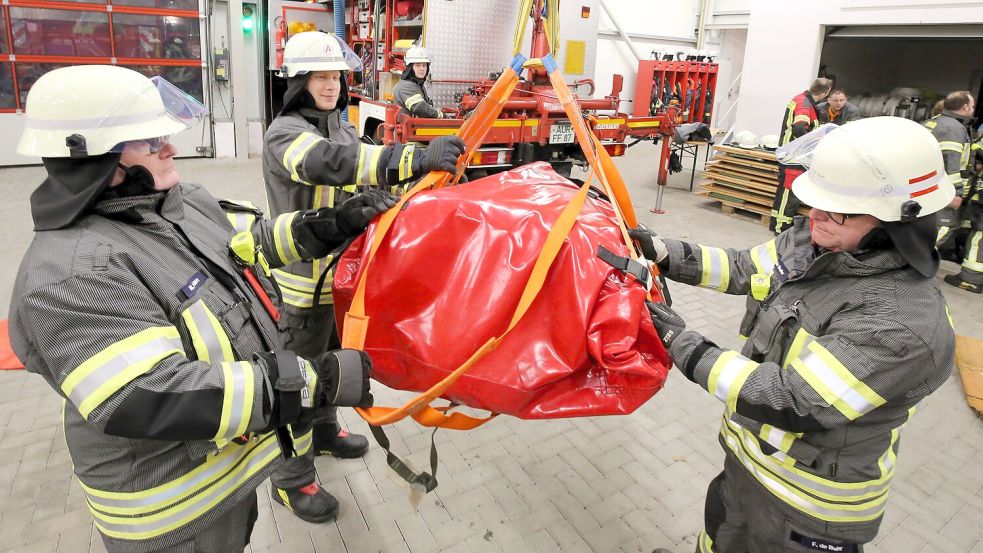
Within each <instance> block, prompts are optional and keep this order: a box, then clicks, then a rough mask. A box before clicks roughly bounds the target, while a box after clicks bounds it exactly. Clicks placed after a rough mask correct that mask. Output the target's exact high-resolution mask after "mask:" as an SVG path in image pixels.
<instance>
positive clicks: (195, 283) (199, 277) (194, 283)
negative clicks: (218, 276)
mask: <svg viewBox="0 0 983 553" xmlns="http://www.w3.org/2000/svg"><path fill="white" fill-rule="evenodd" d="M206 281H208V275H206V274H205V273H203V272H201V271H198V272H197V273H195V274H193V275H191V278H189V279H188V283H187V284H185V285H184V286H183V287H182V288H181V294H180V295H182V296H184V299H187V300H190V299H191V298H193V297H195V294H197V293H198V290H199V289H200V288H201V287H202V286H204V285H205V282H206Z"/></svg>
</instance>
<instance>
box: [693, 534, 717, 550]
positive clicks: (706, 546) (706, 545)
mask: <svg viewBox="0 0 983 553" xmlns="http://www.w3.org/2000/svg"><path fill="white" fill-rule="evenodd" d="M696 545H697V547H699V548H700V549H699V552H700V553H716V551H714V550H713V540H712V539H710V536H709V535H708V534H707V531H706V530H701V531H700V535H699V536H698V537H697V538H696Z"/></svg>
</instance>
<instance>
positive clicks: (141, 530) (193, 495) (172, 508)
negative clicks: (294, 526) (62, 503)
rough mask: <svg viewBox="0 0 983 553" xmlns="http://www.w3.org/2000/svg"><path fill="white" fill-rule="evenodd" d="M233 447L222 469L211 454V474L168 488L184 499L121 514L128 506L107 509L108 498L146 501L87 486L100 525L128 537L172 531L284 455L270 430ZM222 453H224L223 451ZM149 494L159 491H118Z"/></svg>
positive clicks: (110, 533) (208, 463)
mask: <svg viewBox="0 0 983 553" xmlns="http://www.w3.org/2000/svg"><path fill="white" fill-rule="evenodd" d="M229 450H231V451H233V452H234V453H235V455H234V456H231V457H230V458H228V459H225V460H223V461H224V462H223V463H221V464H222V465H223V466H222V467H221V469H222V470H221V472H215V471H214V469H215V468H218V467H216V466H215V465H216V464H217V463H213V462H212V460H213V458H209V460H208V461H206V463H205V465H203V467H205V468H207V469H209V470H208V471H207V472H208V473H209V474H208V478H205V479H202V478H200V476H201V475H197V476H198V477H199V478H197V479H198V480H199V481H198V482H197V483H196V484H195V485H194V486H193V487H189V484H190V483H189V482H187V481H186V480H185V479H186V478H187V477H185V478H182V479H179V482H180V484H179V485H178V486H174V487H172V489H170V490H168V491H169V492H178V494H180V496H181V500H180V501H178V502H173V501H168V502H167V503H165V504H163V505H161V504H159V503H158V504H156V505H155V507H154V508H147V507H146V506H144V505H140V506H139V507H135V508H130V509H126V510H127V511H129V513H121V514H123V515H124V516H118V515H117V514H110V512H112V511H115V512H118V511H121V510H124V509H120V508H112V509H103V508H102V507H103V504H104V503H107V502H108V503H118V504H130V503H144V502H143V501H141V500H139V499H138V500H136V501H135V502H133V501H128V499H122V498H120V499H115V498H112V499H109V498H103V497H94V496H93V495H92V494H91V493H90V491H91V489H88V490H85V491H86V497H87V499H88V500H89V510H90V511H91V512H92V517H93V519H94V521H95V524H96V526H97V527H98V528H99V530H100V531H101V532H103V533H104V534H106V535H108V536H110V537H114V538H120V539H128V540H146V539H150V538H154V537H157V536H160V535H163V534H165V533H167V532H171V531H173V530H175V529H177V528H180V527H182V526H184V525H187V524H188V523H190V522H192V521H194V520H195V519H197V518H198V517H200V516H202V515H204V514H205V513H207V512H208V511H209V510H210V509H212V508H214V507H215V505H217V504H218V503H220V502H221V501H222V500H224V499H227V498H228V497H229V496H230V495H232V494H233V493H235V491H236V490H238V489H239V488H240V487H241V486H243V485H245V484H246V483H247V482H248V481H249V480H250V479H251V478H253V477H254V476H256V474H257V473H259V472H260V471H262V470H263V469H264V468H266V467H267V466H269V465H270V463H272V462H274V461H276V459H277V457H279V456H280V448H279V446H278V445H277V442H276V440H275V439H273V438H272V437H271V436H270V435H269V434H267V435H266V436H265V437H264V438H263V439H261V440H260V441H258V442H250V443H249V444H247V445H246V446H241V447H239V446H229V447H227V448H226V449H225V450H223V453H224V452H225V451H229ZM218 457H221V454H220V455H219V456H218ZM199 468H202V467H199ZM197 470H198V469H196V471H197ZM192 474H194V473H192ZM188 476H191V475H190V474H189V475H188ZM167 486H170V484H168V485H167ZM148 494H149V495H158V494H156V493H154V491H153V490H152V491H150V492H136V493H131V494H116V495H119V496H129V497H135V496H144V497H143V498H147V497H148Z"/></svg>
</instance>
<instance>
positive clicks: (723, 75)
mask: <svg viewBox="0 0 983 553" xmlns="http://www.w3.org/2000/svg"><path fill="white" fill-rule="evenodd" d="M717 35H718V36H717V37H716V38H717V39H718V40H719V41H720V42H719V46H718V49H719V54H718V55H717V57H716V58H715V61H716V62H717V64H718V65H719V67H718V69H717V97H716V98H714V101H713V104H714V108H713V120H712V121H711V122H710V124H711V125H713V126H714V127H718V128H723V129H727V128H729V127H730V126H731V125H733V122H734V119H735V116H736V115H737V108H736V107H734V106H735V104H736V103H737V100H738V98H739V95H740V91H741V88H740V85H741V83H740V82H737V84H736V85H735V86H734V88H730V86H731V84H734V80H735V79H736V78H737V76H738V75H739V74H740V73H741V71H742V70H743V69H744V51H745V47H746V46H747V29H727V30H725V31H718V32H717ZM731 108H733V109H731Z"/></svg>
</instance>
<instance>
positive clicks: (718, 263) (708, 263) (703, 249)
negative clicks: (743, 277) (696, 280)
mask: <svg viewBox="0 0 983 553" xmlns="http://www.w3.org/2000/svg"><path fill="white" fill-rule="evenodd" d="M700 254H701V256H702V259H703V275H702V276H701V277H700V286H703V287H704V288H713V289H714V290H719V291H721V292H724V291H726V290H727V285H729V284H730V260H729V259H728V258H727V251H726V250H723V249H720V248H710V247H707V246H704V245H702V244H701V245H700Z"/></svg>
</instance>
